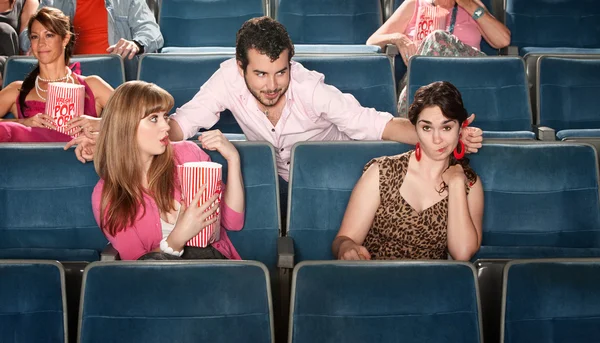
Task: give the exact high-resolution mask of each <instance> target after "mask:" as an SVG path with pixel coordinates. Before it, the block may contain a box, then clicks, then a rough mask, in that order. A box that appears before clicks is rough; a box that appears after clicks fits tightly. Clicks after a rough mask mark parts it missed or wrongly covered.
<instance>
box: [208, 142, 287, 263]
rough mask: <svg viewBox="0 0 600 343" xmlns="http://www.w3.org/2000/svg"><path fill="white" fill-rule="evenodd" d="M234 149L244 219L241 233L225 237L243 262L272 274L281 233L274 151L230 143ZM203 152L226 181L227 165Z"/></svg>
mask: <svg viewBox="0 0 600 343" xmlns="http://www.w3.org/2000/svg"><path fill="white" fill-rule="evenodd" d="M233 145H235V147H236V149H237V150H238V152H239V154H240V159H241V163H242V164H241V167H242V177H243V179H244V191H245V193H246V194H245V196H246V197H245V198H246V212H245V214H246V217H245V221H244V228H243V229H242V230H241V231H235V232H234V231H229V232H228V233H227V235H228V236H229V238H230V239H231V242H232V243H233V246H234V247H235V249H236V250H237V251H238V253H239V254H240V256H241V257H242V258H243V259H245V260H256V261H260V262H262V263H264V264H265V265H266V266H267V267H268V268H269V269H270V270H271V271H274V270H275V268H276V264H277V239H278V237H279V236H280V231H281V226H280V224H279V222H280V218H279V217H280V211H279V183H278V179H277V178H278V176H277V170H276V166H275V150H274V149H273V146H272V145H270V144H268V143H264V142H233ZM206 152H207V153H208V154H209V155H210V157H211V159H212V160H213V161H214V162H217V163H220V164H222V165H223V180H227V171H228V168H227V161H225V159H223V156H221V154H219V153H218V152H214V151H206Z"/></svg>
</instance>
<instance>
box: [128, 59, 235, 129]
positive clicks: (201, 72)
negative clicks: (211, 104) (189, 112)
mask: <svg viewBox="0 0 600 343" xmlns="http://www.w3.org/2000/svg"><path fill="white" fill-rule="evenodd" d="M232 57H233V55H227V54H210V55H193V54H188V55H186V54H148V55H144V56H142V58H141V59H140V69H139V74H138V80H143V81H146V82H152V83H155V84H157V85H159V86H160V87H162V88H164V89H165V90H166V91H167V92H169V93H170V94H171V95H172V96H173V98H174V99H175V106H174V107H173V110H172V112H175V109H177V108H178V107H181V106H183V105H184V104H185V103H186V102H188V101H190V100H192V98H193V97H194V95H196V93H198V91H199V90H200V87H201V86H202V85H203V84H204V83H205V82H206V81H208V79H209V78H210V77H211V76H212V75H213V74H214V73H215V72H216V71H217V69H219V66H220V65H221V63H222V62H224V61H225V60H227V59H230V58H232ZM205 129H219V130H221V131H222V132H224V133H242V129H241V128H240V126H239V125H238V123H237V121H236V120H235V118H234V117H233V114H231V112H230V111H229V110H225V111H223V112H221V118H220V119H219V121H218V122H217V123H216V124H215V125H214V126H213V127H212V128H209V127H207V128H205Z"/></svg>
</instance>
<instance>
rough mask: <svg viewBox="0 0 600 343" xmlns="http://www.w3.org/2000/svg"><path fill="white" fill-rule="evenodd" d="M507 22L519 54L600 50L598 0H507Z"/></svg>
mask: <svg viewBox="0 0 600 343" xmlns="http://www.w3.org/2000/svg"><path fill="white" fill-rule="evenodd" d="M505 6H506V19H505V23H506V26H507V27H508V29H509V30H510V31H511V40H512V41H511V45H512V46H516V47H518V48H519V54H520V55H521V56H525V55H527V54H530V53H535V54H541V53H568V54H574V53H577V54H581V53H595V54H598V53H600V3H598V1H595V0H577V1H556V0H506V5H505Z"/></svg>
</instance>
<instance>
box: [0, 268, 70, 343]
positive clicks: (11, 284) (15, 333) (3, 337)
mask: <svg viewBox="0 0 600 343" xmlns="http://www.w3.org/2000/svg"><path fill="white" fill-rule="evenodd" d="M66 323H67V305H66V295H65V274H64V270H63V268H62V266H61V265H60V264H59V263H58V262H53V261H17V260H0V342H52V343H62V342H66V336H67V324H66Z"/></svg>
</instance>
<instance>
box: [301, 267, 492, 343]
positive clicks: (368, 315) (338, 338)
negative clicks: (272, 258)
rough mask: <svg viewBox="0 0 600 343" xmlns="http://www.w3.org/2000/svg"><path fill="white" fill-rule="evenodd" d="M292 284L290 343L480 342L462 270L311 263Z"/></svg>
mask: <svg viewBox="0 0 600 343" xmlns="http://www.w3.org/2000/svg"><path fill="white" fill-rule="evenodd" d="M293 279H294V281H293V287H294V288H293V291H292V303H291V307H292V310H291V312H290V313H291V317H292V318H290V323H291V328H290V340H289V342H292V343H309V342H311V343H312V342H348V343H359V342H360V343H363V342H403V343H417V342H418V343H422V342H464V343H478V342H481V341H482V339H481V333H482V331H481V321H480V316H479V301H478V289H477V283H476V282H475V280H476V279H475V269H474V268H473V266H472V265H471V264H468V263H460V262H446V261H437V262H400V261H395V262H389V261H385V262H383V261H360V262H348V261H335V262H325V261H311V262H303V263H301V264H300V265H298V266H297V267H296V269H295V270H294V278H293Z"/></svg>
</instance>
